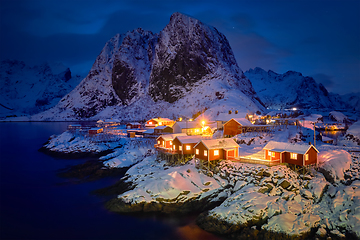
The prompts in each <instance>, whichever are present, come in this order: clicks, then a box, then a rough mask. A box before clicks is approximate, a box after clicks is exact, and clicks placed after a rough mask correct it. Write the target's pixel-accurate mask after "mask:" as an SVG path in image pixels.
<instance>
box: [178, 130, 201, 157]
mask: <svg viewBox="0 0 360 240" xmlns="http://www.w3.org/2000/svg"><path fill="white" fill-rule="evenodd" d="M201 139H203V138H202V137H201V136H198V135H195V136H177V137H175V139H174V140H173V144H172V150H173V153H177V154H182V155H184V154H195V149H194V146H195V145H196V144H197V143H198V142H199V141H200V140H201Z"/></svg>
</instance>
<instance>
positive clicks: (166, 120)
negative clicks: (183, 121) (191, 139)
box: [148, 117, 173, 122]
mask: <svg viewBox="0 0 360 240" xmlns="http://www.w3.org/2000/svg"><path fill="white" fill-rule="evenodd" d="M151 120H154V121H157V122H173V120H171V119H169V118H161V117H159V118H152V119H150V120H148V121H151Z"/></svg>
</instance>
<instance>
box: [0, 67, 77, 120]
mask: <svg viewBox="0 0 360 240" xmlns="http://www.w3.org/2000/svg"><path fill="white" fill-rule="evenodd" d="M79 82H80V76H78V77H76V76H75V77H73V76H72V75H71V71H70V69H69V68H67V67H65V66H64V65H62V64H49V63H44V64H42V65H35V66H29V65H26V64H25V63H24V62H22V61H17V60H3V61H1V62H0V85H1V88H0V116H6V115H22V114H35V113H38V112H41V111H44V110H46V109H49V108H51V107H53V106H55V105H56V103H57V102H58V101H59V100H60V99H61V98H62V97H63V96H64V95H65V94H67V93H69V92H70V91H71V90H72V89H73V88H74V87H75V86H76V85H77V84H78V83H79Z"/></svg>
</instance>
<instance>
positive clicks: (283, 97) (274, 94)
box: [245, 68, 347, 109]
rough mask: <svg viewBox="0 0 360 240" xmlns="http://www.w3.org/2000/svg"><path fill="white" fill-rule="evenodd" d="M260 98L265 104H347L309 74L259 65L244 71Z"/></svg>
mask: <svg viewBox="0 0 360 240" xmlns="http://www.w3.org/2000/svg"><path fill="white" fill-rule="evenodd" d="M245 75H246V76H247V77H248V78H249V79H250V81H251V82H252V84H253V87H254V89H255V91H256V92H257V94H258V95H259V97H260V99H261V100H262V102H263V103H264V104H265V106H266V107H268V108H274V109H277V108H289V107H294V106H298V107H302V108H332V109H333V108H344V107H346V106H347V104H345V103H344V102H343V101H341V99H340V97H339V96H338V95H336V94H332V93H329V92H328V91H327V90H326V88H325V87H324V86H323V85H322V84H321V83H320V84H318V83H316V82H315V80H314V79H313V78H312V77H304V76H303V75H302V74H301V73H299V72H294V71H288V72H286V73H284V74H278V73H275V72H273V71H271V70H269V71H268V72H266V71H265V70H263V69H261V68H255V69H250V70H249V71H247V72H245Z"/></svg>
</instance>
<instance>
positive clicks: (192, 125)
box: [174, 121, 201, 129]
mask: <svg viewBox="0 0 360 240" xmlns="http://www.w3.org/2000/svg"><path fill="white" fill-rule="evenodd" d="M175 124H177V125H178V126H179V127H180V128H181V129H187V128H201V124H200V122H188V121H185V122H176V123H175ZM175 124H174V125H175Z"/></svg>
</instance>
